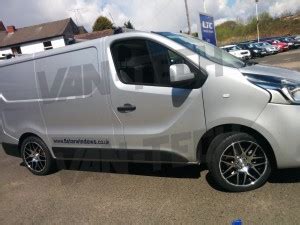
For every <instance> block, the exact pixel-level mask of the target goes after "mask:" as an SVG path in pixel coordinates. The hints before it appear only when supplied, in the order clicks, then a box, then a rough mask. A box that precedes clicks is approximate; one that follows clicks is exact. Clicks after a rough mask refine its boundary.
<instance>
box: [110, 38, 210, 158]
mask: <svg viewBox="0 0 300 225" xmlns="http://www.w3.org/2000/svg"><path fill="white" fill-rule="evenodd" d="M111 54H112V57H113V60H112V62H111V64H113V65H112V66H111V68H113V69H112V76H111V82H110V87H111V98H112V107H113V110H114V111H115V112H116V114H117V115H118V118H119V119H120V121H121V122H122V123H123V129H124V135H125V141H126V145H127V150H128V152H129V153H130V152H132V153H135V156H133V158H134V159H136V160H137V161H149V160H150V161H163V162H165V161H172V162H173V161H176V162H186V161H192V162H195V161H196V149H197V144H198V142H199V139H200V137H201V136H202V135H203V134H204V132H205V130H206V126H205V116H204V108H203V98H202V90H201V86H202V85H203V83H204V81H205V79H206V76H205V75H204V74H203V73H201V72H200V70H199V69H198V68H197V66H195V65H193V64H192V63H191V62H189V61H188V60H186V59H185V58H184V57H183V56H181V55H179V54H178V53H176V52H175V51H172V50H170V49H169V48H167V47H165V45H161V44H159V43H158V42H155V41H150V40H149V39H147V40H146V39H142V38H134V39H132V38H131V39H125V40H120V41H116V42H113V44H112V45H111ZM181 63H185V64H188V66H189V67H190V69H191V71H192V72H194V73H195V75H196V81H195V82H194V83H193V84H191V85H190V86H189V87H185V88H173V87H172V86H171V83H170V74H169V67H170V65H172V64H181ZM114 70H115V71H114Z"/></svg>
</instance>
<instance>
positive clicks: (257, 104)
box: [0, 32, 300, 191]
mask: <svg viewBox="0 0 300 225" xmlns="http://www.w3.org/2000/svg"><path fill="white" fill-rule="evenodd" d="M299 84H300V74H299V73H298V72H295V71H290V70H285V69H280V68H271V67H267V66H261V65H253V64H247V63H244V62H242V61H240V60H239V59H236V58H234V57H233V56H231V55H229V54H228V53H226V52H224V51H222V50H220V49H219V48H216V47H214V46H212V45H210V44H207V43H205V42H202V41H200V40H197V39H193V38H190V37H188V36H185V35H181V34H173V33H167V32H166V33H144V32H131V33H124V34H118V35H114V36H110V37H105V38H101V39H96V40H92V41H88V42H83V43H79V44H75V45H71V46H67V47H64V48H60V49H54V50H50V51H46V52H41V53H35V54H32V55H26V56H23V57H18V58H15V59H11V60H7V61H4V62H0V112H1V117H0V127H1V128H0V142H1V143H2V145H3V147H4V148H5V147H7V146H16V147H18V149H19V151H20V154H21V156H22V158H23V160H24V162H25V164H26V166H27V167H28V168H29V170H30V171H31V172H33V173H34V174H37V175H45V174H47V173H48V172H49V169H50V166H52V165H50V164H53V162H54V161H55V160H57V159H62V160H101V161H130V162H143V163H144V162H149V163H183V164H199V163H207V164H208V167H209V170H210V172H211V173H212V175H213V177H214V179H215V180H216V182H217V183H218V184H219V185H220V186H222V187H223V188H224V189H226V190H229V191H246V190H251V189H254V188H257V187H259V186H261V185H262V184H263V183H264V182H266V180H267V178H268V176H269V174H270V172H271V169H272V168H273V167H277V168H291V167H299V165H300V141H299V133H300V120H299V119H297V118H298V117H299V114H300V105H298V104H299V103H300V91H299V88H300V85H299ZM231 148H232V149H231ZM259 160H261V161H259Z"/></svg>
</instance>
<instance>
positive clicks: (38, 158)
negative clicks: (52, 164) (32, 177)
mask: <svg viewBox="0 0 300 225" xmlns="http://www.w3.org/2000/svg"><path fill="white" fill-rule="evenodd" d="M23 157H24V162H25V164H26V166H27V167H28V168H29V169H30V170H32V171H35V172H41V171H43V170H44V169H45V167H46V153H45V151H44V150H43V148H42V147H41V146H40V145H39V144H38V143H36V142H29V143H27V144H26V145H25V146H24V151H23Z"/></svg>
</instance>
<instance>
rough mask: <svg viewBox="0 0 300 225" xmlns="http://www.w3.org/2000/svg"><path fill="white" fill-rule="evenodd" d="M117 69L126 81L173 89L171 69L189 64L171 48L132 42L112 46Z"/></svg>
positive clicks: (141, 41)
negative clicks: (174, 65)
mask: <svg viewBox="0 0 300 225" xmlns="http://www.w3.org/2000/svg"><path fill="white" fill-rule="evenodd" d="M112 54H113V58H114V62H115V66H116V70H117V72H118V75H119V77H120V79H121V80H122V82H124V83H126V84H142V85H152V86H170V85H171V83H170V72H169V70H170V66H171V65H173V64H181V63H186V64H188V65H189V66H190V69H191V70H192V72H194V70H195V68H194V67H193V66H191V65H190V64H189V63H188V62H186V60H185V59H184V58H183V57H181V56H179V55H178V54H176V53H174V52H173V51H171V50H169V49H168V48H166V47H164V46H162V45H160V44H158V43H155V42H152V41H148V40H141V39H130V40H125V41H119V42H117V43H115V44H113V46H112Z"/></svg>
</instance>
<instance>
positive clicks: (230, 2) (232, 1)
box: [227, 0, 236, 6]
mask: <svg viewBox="0 0 300 225" xmlns="http://www.w3.org/2000/svg"><path fill="white" fill-rule="evenodd" d="M235 3H236V0H228V1H227V4H228V5H229V6H233V5H234V4H235Z"/></svg>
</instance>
